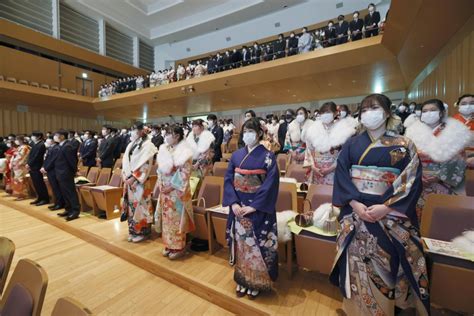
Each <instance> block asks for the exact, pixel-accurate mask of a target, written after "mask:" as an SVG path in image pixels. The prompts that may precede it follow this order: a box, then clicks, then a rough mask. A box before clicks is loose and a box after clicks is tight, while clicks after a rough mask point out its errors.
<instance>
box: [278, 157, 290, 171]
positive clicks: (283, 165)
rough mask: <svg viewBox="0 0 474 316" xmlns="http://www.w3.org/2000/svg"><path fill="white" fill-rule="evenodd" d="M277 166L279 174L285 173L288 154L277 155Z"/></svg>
mask: <svg viewBox="0 0 474 316" xmlns="http://www.w3.org/2000/svg"><path fill="white" fill-rule="evenodd" d="M277 165H278V169H279V170H280V172H281V171H286V168H287V167H288V154H278V155H277Z"/></svg>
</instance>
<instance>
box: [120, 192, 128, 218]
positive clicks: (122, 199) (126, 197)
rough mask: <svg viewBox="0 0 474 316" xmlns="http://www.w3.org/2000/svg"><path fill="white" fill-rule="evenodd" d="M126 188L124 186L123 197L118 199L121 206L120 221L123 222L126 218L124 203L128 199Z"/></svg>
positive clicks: (126, 211)
mask: <svg viewBox="0 0 474 316" xmlns="http://www.w3.org/2000/svg"><path fill="white" fill-rule="evenodd" d="M127 191H128V190H127V188H125V194H124V197H122V198H121V199H120V205H121V206H122V213H121V214H120V221H121V222H125V221H126V220H127V219H128V207H126V205H125V204H126V203H127V201H128V192H127Z"/></svg>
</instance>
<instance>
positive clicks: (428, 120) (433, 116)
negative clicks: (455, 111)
mask: <svg viewBox="0 0 474 316" xmlns="http://www.w3.org/2000/svg"><path fill="white" fill-rule="evenodd" d="M421 121H422V122H423V123H425V124H428V125H433V124H436V123H438V122H439V111H429V112H423V113H421Z"/></svg>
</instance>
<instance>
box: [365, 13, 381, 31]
mask: <svg viewBox="0 0 474 316" xmlns="http://www.w3.org/2000/svg"><path fill="white" fill-rule="evenodd" d="M364 22H365V26H366V27H367V26H372V25H373V24H374V23H375V27H374V28H376V27H378V26H379V22H380V13H379V12H378V11H375V12H374V13H372V15H370V13H368V14H367V15H366V16H365V18H364Z"/></svg>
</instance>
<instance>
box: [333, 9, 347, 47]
mask: <svg viewBox="0 0 474 316" xmlns="http://www.w3.org/2000/svg"><path fill="white" fill-rule="evenodd" d="M337 21H338V23H337V24H336V36H337V41H336V44H337V45H339V44H344V43H347V38H348V36H349V35H347V32H348V31H349V23H347V21H346V20H344V16H343V15H342V14H341V15H339V16H338V17H337Z"/></svg>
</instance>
